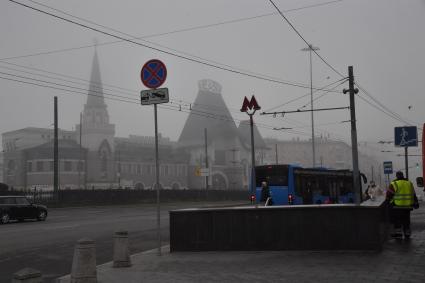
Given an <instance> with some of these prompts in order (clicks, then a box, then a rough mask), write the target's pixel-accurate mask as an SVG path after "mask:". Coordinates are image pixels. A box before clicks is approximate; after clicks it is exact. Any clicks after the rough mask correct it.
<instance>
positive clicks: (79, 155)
mask: <svg viewBox="0 0 425 283" xmlns="http://www.w3.org/2000/svg"><path fill="white" fill-rule="evenodd" d="M82 120H83V113H81V112H80V152H79V154H78V189H81V165H82V164H81V124H82Z"/></svg>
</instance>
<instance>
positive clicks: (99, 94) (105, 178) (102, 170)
mask: <svg viewBox="0 0 425 283" xmlns="http://www.w3.org/2000/svg"><path fill="white" fill-rule="evenodd" d="M76 129H77V138H79V135H80V132H79V131H80V130H79V129H80V125H77V126H76ZM114 136H115V125H114V124H110V123H109V114H108V110H107V105H106V104H105V100H104V96H103V87H102V79H101V76H100V68H99V60H98V56H97V50H95V53H94V57H93V63H92V70H91V77H90V86H89V90H88V95H87V102H86V104H85V105H84V110H83V113H82V130H81V144H82V147H84V148H86V149H88V155H87V163H86V164H87V165H86V166H87V170H86V172H87V182H88V185H90V183H96V184H99V183H105V186H106V184H107V183H108V184H110V183H111V182H113V181H114V180H115V177H116V176H115V174H114V162H113V158H114Z"/></svg>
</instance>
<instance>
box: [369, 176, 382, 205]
mask: <svg viewBox="0 0 425 283" xmlns="http://www.w3.org/2000/svg"><path fill="white" fill-rule="evenodd" d="M367 194H368V195H369V197H370V199H371V200H372V201H373V200H375V199H376V197H377V196H381V195H382V190H381V188H379V187H377V186H376V184H375V182H374V181H370V187H369V189H368V191H367Z"/></svg>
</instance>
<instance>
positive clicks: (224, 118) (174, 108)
mask: <svg viewBox="0 0 425 283" xmlns="http://www.w3.org/2000/svg"><path fill="white" fill-rule="evenodd" d="M0 79H4V80H8V81H13V82H17V83H21V84H28V85H34V86H39V87H44V88H50V89H54V90H60V91H64V92H66V93H76V94H82V95H84V96H86V95H90V96H95V97H102V98H104V99H108V100H112V101H118V102H125V103H130V104H137V105H139V103H138V102H135V101H130V100H126V99H121V98H117V97H109V96H106V97H104V96H102V95H100V94H96V93H86V92H81V91H78V90H72V89H66V88H61V87H57V86H51V85H46V84H43V83H37V82H28V81H24V80H21V79H14V78H8V77H4V76H0ZM158 107H159V108H163V109H168V110H172V111H176V112H183V113H187V114H193V115H196V116H201V117H205V118H209V119H216V120H222V121H228V122H233V123H235V122H242V121H244V120H240V119H234V118H232V117H229V116H226V115H217V114H214V113H207V112H202V111H196V110H194V109H190V110H188V109H182V108H179V107H178V106H172V105H160V106H158ZM255 124H256V125H258V127H260V128H263V129H267V130H273V128H274V126H270V125H267V124H263V123H255ZM286 132H288V133H292V134H299V135H304V136H309V135H310V134H308V133H305V132H302V131H296V130H291V131H286Z"/></svg>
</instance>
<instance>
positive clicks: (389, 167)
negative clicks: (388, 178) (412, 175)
mask: <svg viewBox="0 0 425 283" xmlns="http://www.w3.org/2000/svg"><path fill="white" fill-rule="evenodd" d="M392 173H393V162H392V161H384V174H392Z"/></svg>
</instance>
